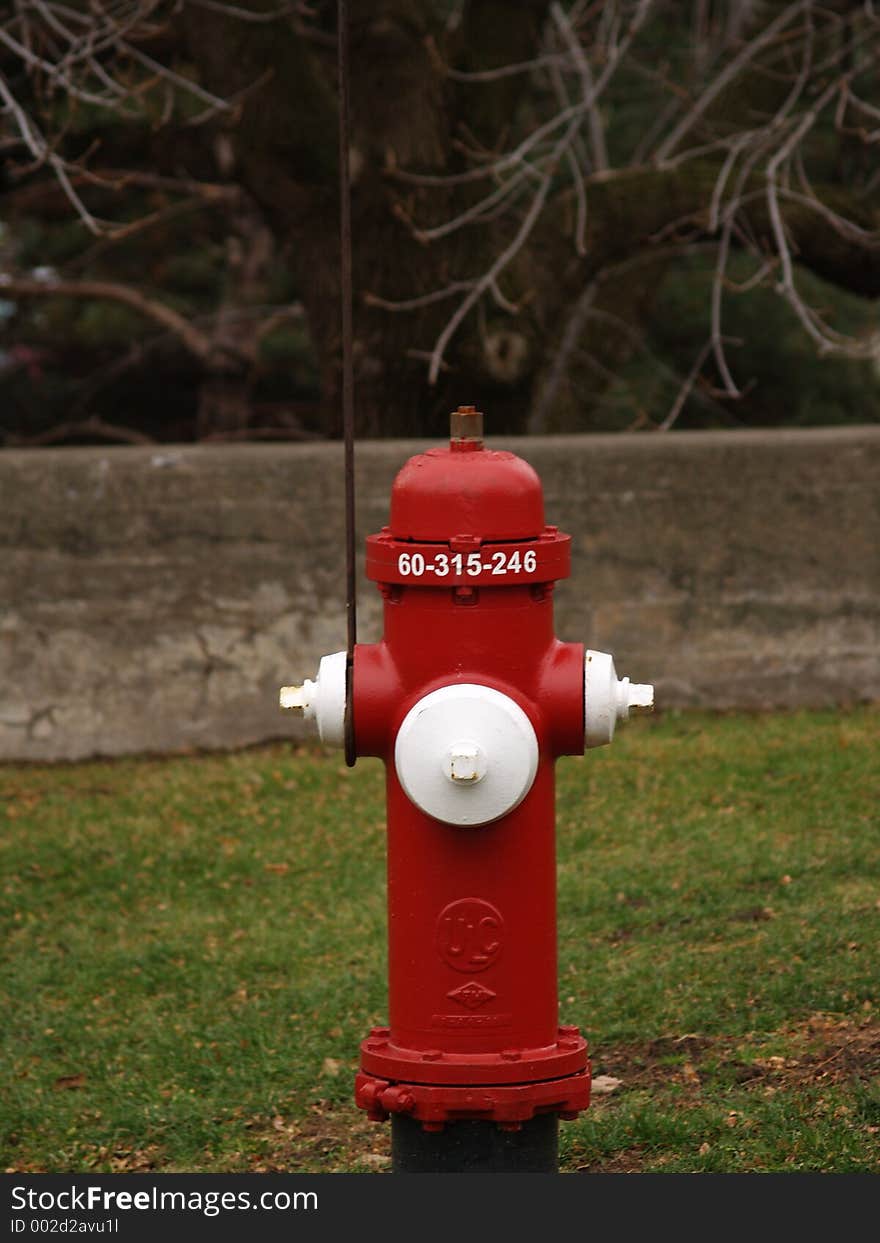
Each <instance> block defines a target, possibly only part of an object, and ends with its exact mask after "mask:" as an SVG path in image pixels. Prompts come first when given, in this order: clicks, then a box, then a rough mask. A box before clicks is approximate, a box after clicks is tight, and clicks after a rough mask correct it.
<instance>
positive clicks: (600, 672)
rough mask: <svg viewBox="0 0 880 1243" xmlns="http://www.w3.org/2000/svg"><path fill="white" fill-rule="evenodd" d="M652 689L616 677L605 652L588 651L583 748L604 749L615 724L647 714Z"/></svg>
mask: <svg viewBox="0 0 880 1243" xmlns="http://www.w3.org/2000/svg"><path fill="white" fill-rule="evenodd" d="M653 707H654V688H653V686H650V685H648V684H647V683H641V682H630V680H629V678H620V679H618V677H617V670H616V669H615V668H614V658H613V657H612V656H611V655H609V653H608V652H595V651H593V650H592V649H591V648H589V649H588V650H587V654H586V661H585V664H584V746H585V748H589V747H603V746H605V745H606V744H607V743H609V742H611V740H612V738H613V737H614V727H615V725H616V724H617V722H618V721H625V720H626V719H627V717H628V716H629V714H630V712H650V711H651V710H652V708H653Z"/></svg>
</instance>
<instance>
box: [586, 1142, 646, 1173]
mask: <svg viewBox="0 0 880 1243" xmlns="http://www.w3.org/2000/svg"><path fill="white" fill-rule="evenodd" d="M644 1164H645V1153H644V1149H643V1148H641V1147H639V1146H638V1145H636V1147H635V1148H623V1149H621V1151H620V1152H615V1153H613V1154H612V1155H611V1156H608V1157H597V1158H596V1160H595V1161H588V1162H587V1163H586V1165H576V1166H575V1173H576V1174H640V1173H641V1171H642V1169H643V1167H644Z"/></svg>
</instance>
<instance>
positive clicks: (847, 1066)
mask: <svg viewBox="0 0 880 1243" xmlns="http://www.w3.org/2000/svg"><path fill="white" fill-rule="evenodd" d="M746 1044H747V1045H748V1046H751V1048H752V1049H754V1047H755V1046H756V1045H757V1046H760V1045H766V1046H767V1047H768V1048H772V1049H774V1050H780V1049H784V1050H785V1052H784V1054H783V1053H780V1052H774V1053H773V1054H768V1055H767V1056H753V1055H752V1056H749V1057H744V1056H743V1052H744V1050H743V1046H744V1045H746ZM707 1061H710V1062H711V1063H712V1066H711V1069H710V1068H709V1067H707V1066H705V1065H704V1063H706V1062H707ZM725 1071H726V1072H728V1073H730V1072H732V1073H733V1078H734V1080H735V1082H737V1083H740V1084H744V1085H747V1086H752V1085H755V1086H757V1085H758V1084H760V1085H762V1086H771V1087H774V1088H777V1089H779V1088H783V1089H784V1088H786V1087H791V1088H794V1087H799V1086H804V1085H806V1084H815V1083H823V1084H829V1083H840V1082H843V1081H846V1080H850V1079H854V1078H855V1079H870V1078H873V1077H874V1076H876V1075H877V1074H878V1073H880V1020H878V1019H876V1018H874V1017H871V1016H866V1017H864V1018H840V1017H838V1016H834V1015H827V1014H814V1015H811V1016H810V1018H809V1019H807V1020H806V1021H805V1022H803V1023H799V1024H794V1025H792V1026H790V1027H786V1028H783V1029H781V1030H780V1031H778V1032H768V1033H762V1034H761V1035H760V1036H751V1037H749V1038H748V1039H745V1038H733V1037H729V1036H714V1037H710V1036H703V1035H700V1034H697V1033H687V1034H685V1035H682V1036H662V1037H659V1038H657V1039H655V1040H650V1041H647V1042H643V1043H639V1044H627V1045H618V1046H616V1047H613V1048H609V1049H598V1050H597V1051H596V1052H595V1053H594V1055H593V1073H594V1074H596V1075H599V1074H602V1075H613V1076H614V1077H615V1078H617V1079H621V1080H622V1081H623V1082H622V1084H621V1088H620V1092H619V1093H616V1094H615V1096H616V1097H617V1096H619V1095H620V1093H622V1092H626V1090H627V1088H632V1087H639V1088H646V1087H652V1086H654V1087H663V1086H668V1085H669V1084H670V1083H675V1084H680V1085H684V1086H686V1087H688V1088H690V1089H692V1090H697V1089H699V1087H700V1086H701V1083H702V1081H703V1079H704V1077H706V1076H708V1075H710V1074H711V1075H712V1077H715V1076H717V1075H719V1074H723V1073H724V1072H725ZM612 1103H613V1102H612Z"/></svg>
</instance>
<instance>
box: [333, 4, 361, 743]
mask: <svg viewBox="0 0 880 1243" xmlns="http://www.w3.org/2000/svg"><path fill="white" fill-rule="evenodd" d="M336 13H337V41H336V47H337V58H338V62H337V63H338V67H339V243H340V264H339V287H340V300H341V303H342V435H343V440H344V443H345V616H346V622H347V644H346V659H347V673H348V679H347V680H348V694H347V695H346V719H345V762H346V764H348V766H349V767H351V766H352V765H353V764H354V762H355V745H354V727H353V720H352V712H351V674H352V667H353V664H354V648H355V644H356V643H357V574H356V559H355V553H356V530H355V509H354V366H353V361H352V353H353V351H352V345H353V329H352V277H351V267H352V262H351V177H350V168H349V158H350V157H349V152H350V150H351V140H350V128H351V124H350V102H349V56H348V5H347V3H346V0H337V8H336Z"/></svg>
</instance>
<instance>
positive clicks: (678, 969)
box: [0, 708, 880, 1171]
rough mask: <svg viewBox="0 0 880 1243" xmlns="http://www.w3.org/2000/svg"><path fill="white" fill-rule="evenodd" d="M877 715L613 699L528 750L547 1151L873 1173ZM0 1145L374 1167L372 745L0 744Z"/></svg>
mask: <svg viewBox="0 0 880 1243" xmlns="http://www.w3.org/2000/svg"><path fill="white" fill-rule="evenodd" d="M878 739H880V713H878V712H877V710H876V709H868V708H865V709H860V710H858V711H853V712H851V713H833V712H822V713H809V714H807V713H803V714H796V715H773V716H727V717H708V716H702V715H694V714H682V715H675V714H671V715H666V716H664V717H661V718H659V719H657V720H649V721H640V722H635V723H634V724H633V725H632V726H630V727H629V728H628V729H627V730H626V731H622V732H621V733H620V734H619V735H618V738H617V739H616V740H615V742H614V745H613V747H611V748H608V749H607V750H605V751H602V752H594V753H593V754H591V755H589V756H587V757H586V758H585V759H573V760H565V761H563V762H561V763H560V765H559V783H558V785H559V817H558V820H559V848H560V849H559V855H560V867H559V887H560V928H559V939H560V996H561V1002H562V1007H561V1008H562V1017H563V1019H564V1021H566V1022H577V1023H579V1024H580V1025H581V1026H582V1027H583V1028H584V1029H585V1030H586V1031H587V1033H588V1036H589V1039H590V1043H591V1047H592V1051H593V1067H594V1074H596V1075H597V1076H598V1075H603V1076H611V1077H613V1078H616V1079H619V1080H620V1081H621V1082H620V1085H619V1086H618V1087H617V1088H616V1089H615V1090H614V1091H613V1092H612V1093H611V1094H603V1095H598V1094H597V1095H596V1097H595V1100H594V1105H593V1106H592V1107H591V1109H590V1110H589V1111H588V1112H587V1113H586V1114H585V1115H583V1116H582V1117H581V1119H580V1120H579V1121H577V1122H575V1123H571V1124H565V1125H564V1126H563V1127H562V1159H563V1168H564V1169H566V1170H584V1169H585V1170H644V1171H650V1170H668V1171H682V1170H696V1171H699V1170H716V1171H717V1170H725V1171H748V1170H828V1171H869V1170H871V1171H877V1170H880V1086H878V1071H880V1015H878V1012H877V1009H876V1007H877V1004H878V996H877V982H878V962H880V956H878V940H880V938H878V926H880V833H878V829H880V816H878V806H880V797H878V796H880V762H878ZM0 795H2V798H0V841H2V849H0V860H2V863H0V869H2V894H0V913H2V921H3V930H4V947H5V948H4V952H3V965H2V970H3V976H2V987H3V993H4V996H3V997H2V998H0V1002H2V1006H3V1014H4V1016H5V1017H4V1022H3V1024H2V1031H0V1039H2V1053H0V1056H2V1064H0V1067H2V1083H3V1087H2V1099H0V1169H3V1168H5V1169H9V1170H15V1171H19V1170H21V1171H31V1170H49V1171H68V1170H85V1169H95V1170H145V1169H155V1170H164V1171H173V1170H206V1171H211V1170H277V1169H286V1170H292V1171H327V1170H381V1169H384V1168H387V1154H388V1129H387V1127H382V1126H374V1125H372V1124H369V1123H367V1122H366V1121H365V1120H364V1119H363V1118H362V1116H361V1115H360V1114H359V1113H358V1112H357V1111H356V1110H355V1109H354V1107H353V1106H352V1104H351V1100H350V1098H351V1080H352V1073H353V1069H354V1067H355V1065H356V1056H357V1045H358V1042H359V1040H360V1038H361V1037H362V1036H363V1035H364V1034H365V1032H366V1029H367V1028H368V1027H369V1026H370V1025H371V1024H374V1023H377V1022H380V1021H381V1020H382V1019H383V1018H384V998H385V965H384V964H385V959H384V954H385V925H384V920H385V913H384V879H383V877H384V798H383V773H382V768H381V766H380V765H379V764H378V763H377V762H374V761H362V762H360V763H359V764H358V766H357V768H356V769H355V770H353V771H351V770H348V769H346V768H345V767H344V765H343V764H342V761H341V759H340V757H339V756H338V755H336V754H333V755H331V754H322V753H319V752H316V751H309V750H305V749H302V748H300V749H292V748H290V747H285V746H281V745H279V746H274V747H269V748H261V749H258V750H251V751H246V752H243V753H240V754H237V755H228V756H210V757H206V758H181V759H173V760H167V761H125V762H115V763H90V764H82V765H75V766H61V767H55V768H47V767H5V768H0Z"/></svg>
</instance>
